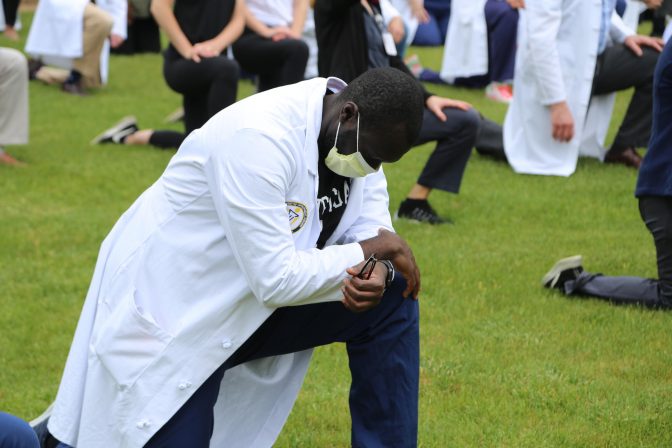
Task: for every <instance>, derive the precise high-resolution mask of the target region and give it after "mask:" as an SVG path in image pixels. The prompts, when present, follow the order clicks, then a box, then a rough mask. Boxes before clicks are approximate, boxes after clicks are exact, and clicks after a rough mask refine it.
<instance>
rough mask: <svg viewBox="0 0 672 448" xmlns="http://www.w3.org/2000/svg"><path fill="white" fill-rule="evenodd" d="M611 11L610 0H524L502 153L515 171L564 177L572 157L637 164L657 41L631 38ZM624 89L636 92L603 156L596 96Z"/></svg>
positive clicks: (604, 119)
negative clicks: (526, 0) (631, 89)
mask: <svg viewBox="0 0 672 448" xmlns="http://www.w3.org/2000/svg"><path fill="white" fill-rule="evenodd" d="M614 8H615V0H544V1H534V2H529V1H528V2H526V9H525V12H524V13H522V14H521V21H522V23H521V25H520V27H519V32H520V34H519V36H518V42H519V46H518V53H517V56H516V77H515V80H514V92H515V95H514V98H513V102H512V103H511V106H510V107H509V110H508V112H507V115H506V119H505V122H504V148H505V151H506V156H507V159H508V160H509V163H510V164H511V166H512V167H513V169H514V171H516V172H518V173H527V174H545V175H557V176H569V175H571V174H572V173H573V172H574V171H575V169H576V163H577V159H578V157H579V154H585V155H592V156H595V157H599V158H603V159H604V161H605V162H610V163H620V164H624V165H627V166H632V167H638V166H639V164H640V161H641V157H640V156H639V154H638V153H637V151H636V148H637V147H640V146H646V144H647V142H648V139H649V135H650V130H651V111H652V107H653V105H652V101H653V100H652V85H653V71H654V68H655V65H656V61H657V59H658V55H659V53H660V50H661V49H662V42H661V41H660V39H654V38H650V37H646V36H639V35H636V34H634V32H633V31H631V30H629V29H628V28H627V27H625V25H623V22H622V21H621V19H620V17H618V15H617V14H616V12H615V10H614ZM631 87H634V88H635V93H634V95H633V97H632V100H631V102H630V105H629V107H628V110H627V113H626V116H625V118H624V119H623V122H622V124H621V126H620V129H619V131H618V133H617V135H616V138H615V140H614V142H613V144H612V146H611V148H610V150H609V151H608V152H606V154H605V150H604V149H603V148H602V147H601V144H602V143H603V139H604V136H605V135H606V129H607V128H608V122H609V116H610V114H609V113H608V112H607V113H604V112H603V111H604V109H600V107H601V106H603V103H602V102H601V101H600V100H601V99H602V98H600V97H601V96H603V95H604V94H608V93H613V92H616V91H618V90H623V89H628V88H631ZM589 105H590V110H591V113H589ZM607 111H608V109H607ZM598 127H601V132H600V131H598V130H596V129H597V128H598ZM596 134H601V135H600V136H598V137H597V138H596V137H595V135H596ZM598 140H602V141H598ZM598 145H599V148H597V149H596V147H597V146H598Z"/></svg>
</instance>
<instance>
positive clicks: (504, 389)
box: [0, 15, 672, 447]
mask: <svg viewBox="0 0 672 448" xmlns="http://www.w3.org/2000/svg"><path fill="white" fill-rule="evenodd" d="M23 19H24V24H25V25H26V28H25V29H28V25H29V22H30V16H29V15H24V16H23ZM24 36H25V31H24ZM1 44H2V45H6V43H5V42H3V43H1ZM417 51H418V52H419V53H420V55H421V60H422V61H423V63H424V64H425V65H427V66H430V67H434V68H437V67H438V65H439V63H440V57H441V52H440V50H436V49H430V50H426V49H424V50H420V49H418V50H417ZM111 64H112V68H111V81H110V84H109V85H108V86H107V87H106V88H104V89H102V90H100V91H98V92H95V93H94V94H93V95H91V96H90V97H88V98H74V97H70V96H67V95H65V94H63V93H61V92H60V91H59V90H58V89H57V88H56V87H49V86H44V85H40V84H37V83H31V85H30V107H31V140H30V144H29V145H27V146H25V147H11V148H9V149H10V152H11V153H12V154H14V155H16V156H18V157H19V158H21V159H23V160H25V161H27V162H28V163H29V166H28V167H26V168H21V169H16V168H7V167H0V409H1V410H4V411H8V412H12V413H14V414H17V415H19V416H21V417H24V418H31V417H33V416H35V415H36V414H38V413H39V412H41V411H42V410H43V409H44V408H45V407H46V406H47V405H48V404H49V403H50V402H51V401H52V400H53V399H54V396H55V394H56V390H57V387H58V383H59V380H60V376H61V372H62V369H63V365H64V362H65V359H66V356H67V353H68V348H69V345H70V341H71V338H72V335H73V331H74V328H75V325H76V322H77V319H78V315H79V312H80V309H81V305H82V302H83V298H84V296H85V293H86V289H87V287H88V283H89V280H90V277H91V274H92V272H93V267H94V263H95V260H96V255H97V251H98V247H99V245H100V243H101V241H102V239H103V238H104V237H105V235H106V234H107V232H108V231H109V229H110V228H111V227H112V225H113V224H114V222H115V221H116V219H117V218H118V217H119V215H120V214H121V213H122V212H123V211H124V210H125V209H126V208H127V207H128V206H129V205H130V204H131V203H132V202H133V200H134V199H135V198H136V197H137V196H138V194H139V193H141V192H142V191H143V190H144V189H145V188H146V187H147V186H148V185H150V184H151V183H152V182H153V181H154V180H155V179H156V178H157V177H158V176H159V175H160V174H161V172H162V170H163V169H164V167H165V166H166V163H167V162H168V160H169V159H170V157H171V155H172V153H171V152H162V151H159V150H152V149H148V148H126V147H103V146H90V145H89V144H88V142H89V140H90V139H91V138H92V137H93V136H94V135H96V134H97V133H98V132H100V131H101V130H102V129H104V128H106V127H107V126H108V125H109V124H111V123H112V122H114V121H116V120H117V119H119V118H120V117H122V116H123V115H126V114H129V113H133V114H135V115H137V117H138V118H139V120H140V124H141V125H143V126H149V127H157V126H162V123H161V121H162V118H163V117H164V116H165V115H167V114H168V113H169V112H171V111H172V110H174V109H175V108H176V107H177V106H178V105H179V102H180V98H179V96H178V95H176V94H174V93H173V92H171V91H170V90H169V89H168V88H167V87H166V86H165V83H164V82H163V79H162V75H161V58H160V56H158V55H150V56H135V57H113V58H112V61H111ZM429 88H430V89H431V90H433V91H434V92H436V93H439V94H442V95H448V96H451V97H456V98H460V99H464V100H467V101H470V102H472V103H473V104H474V105H475V106H476V107H477V108H478V109H479V110H481V111H482V112H483V113H485V114H486V115H488V116H489V117H491V118H493V119H495V120H498V121H502V120H503V117H504V114H505V108H504V107H503V106H501V105H498V104H493V103H491V102H489V101H487V100H485V99H484V97H483V93H482V92H480V91H469V90H463V89H455V88H450V87H436V86H429ZM250 92H251V86H250V85H249V84H248V83H241V92H240V93H241V96H245V95H248V94H249V93H250ZM629 95H630V94H629V93H625V94H621V95H619V98H618V106H617V112H616V115H617V116H619V117H622V115H623V112H624V108H625V106H626V105H627V101H628V98H629ZM177 128H179V126H178V127H177ZM613 132H614V129H612V131H611V136H612V137H613ZM612 137H610V138H612ZM431 149H432V147H431V145H425V146H422V147H419V148H417V149H415V150H413V151H412V152H411V153H409V154H408V155H407V156H405V157H404V158H403V159H402V161H401V162H399V163H397V164H395V165H390V166H386V172H387V175H388V181H389V184H390V195H391V202H392V207H393V208H394V207H396V206H397V205H398V203H399V202H400V201H401V200H402V199H403V197H404V196H405V194H406V192H407V190H408V189H409V188H410V186H411V185H412V184H413V182H414V181H415V178H416V176H417V174H418V172H419V170H420V169H421V167H422V166H423V164H424V161H425V160H426V159H427V157H428V156H429V154H430V152H431ZM635 181H636V173H635V172H634V171H633V170H629V169H626V168H622V167H616V166H605V165H602V164H600V163H599V162H597V161H594V160H581V161H580V163H579V167H578V170H577V172H576V174H574V175H573V176H572V177H571V178H568V179H565V178H555V177H535V176H523V175H516V174H514V173H513V172H512V171H511V169H510V168H509V167H508V166H507V165H505V164H501V163H497V162H493V161H491V160H488V159H485V158H482V157H480V156H478V155H477V154H474V155H473V156H472V159H471V161H470V162H469V165H468V168H467V172H466V175H465V179H464V183H463V188H462V191H461V193H460V195H459V196H454V195H449V194H445V193H442V192H436V193H435V194H433V195H432V202H433V205H434V206H435V207H436V208H437V209H438V210H439V211H440V212H441V213H442V214H444V215H447V216H450V217H451V218H453V219H454V220H455V225H452V226H439V227H431V226H426V225H414V224H411V223H408V222H398V223H397V224H396V227H397V230H398V232H399V233H400V234H401V235H402V236H403V237H404V238H406V239H407V240H408V241H409V242H410V244H411V245H412V247H413V248H414V250H415V254H416V256H417V258H418V262H419V263H420V266H421V269H422V273H423V293H422V296H421V313H422V321H421V322H422V323H421V344H422V354H421V369H422V371H421V375H422V376H421V390H420V434H419V443H420V445H421V446H424V447H446V446H467V447H472V446H476V447H480V446H486V447H490V446H498V447H499V446H503V447H528V446H529V447H555V446H568V447H574V446H577V447H595V446H605V447H606V446H608V447H630V446H643V447H658V446H661V447H662V446H670V445H671V444H672V370H670V361H671V360H672V348H670V344H669V343H668V341H667V335H668V334H669V333H668V332H669V329H670V325H671V324H672V322H671V320H672V315H670V314H669V313H664V312H650V311H646V310H642V309H638V308H632V307H615V306H611V305H609V304H607V303H603V302H599V301H595V300H583V299H567V298H564V297H562V296H561V295H559V294H557V293H555V292H552V291H547V290H545V289H543V288H541V287H540V285H539V279H540V277H541V275H542V274H543V273H544V272H545V271H546V270H547V269H548V267H549V266H550V265H551V264H552V263H553V262H554V261H555V260H556V259H557V258H559V257H563V256H568V255H573V254H576V253H581V254H583V255H584V259H585V261H586V266H587V268H588V269H589V270H593V271H600V272H605V273H609V274H614V275H638V276H645V277H655V276H656V265H655V253H654V248H653V245H652V241H651V237H650V235H649V234H648V232H647V231H646V229H645V227H644V225H643V224H642V223H641V220H640V218H639V216H638V211H637V204H636V201H635V199H634V198H633V189H634V185H635ZM348 384H349V372H348V369H347V357H346V354H345V350H344V347H343V346H342V345H333V346H329V347H326V348H321V349H319V350H317V351H316V353H315V357H314V360H313V363H312V365H311V369H310V372H309V374H308V376H307V378H306V381H305V384H304V387H303V389H302V392H301V394H300V396H299V399H298V402H297V404H296V406H295V408H294V410H293V412H292V414H291V416H290V418H289V421H288V423H287V425H286V426H285V428H284V430H283V433H282V435H281V437H280V439H279V441H278V443H277V446H279V447H294V446H305V447H312V446H316V447H334V446H347V445H348V442H349V414H348V408H347V391H348Z"/></svg>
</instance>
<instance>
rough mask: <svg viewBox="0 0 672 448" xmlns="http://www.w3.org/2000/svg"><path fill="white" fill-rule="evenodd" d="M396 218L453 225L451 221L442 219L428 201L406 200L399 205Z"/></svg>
mask: <svg viewBox="0 0 672 448" xmlns="http://www.w3.org/2000/svg"><path fill="white" fill-rule="evenodd" d="M395 218H404V219H410V220H412V221H417V222H424V223H429V224H445V223H451V221H450V220H449V219H445V218H441V217H440V216H439V215H438V214H437V213H436V211H435V210H434V209H433V208H432V206H431V205H429V202H428V201H427V200H426V199H409V198H407V199H404V200H403V201H402V202H401V204H400V205H399V210H398V211H397V213H396V215H395Z"/></svg>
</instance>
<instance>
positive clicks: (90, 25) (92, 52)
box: [72, 3, 114, 87]
mask: <svg viewBox="0 0 672 448" xmlns="http://www.w3.org/2000/svg"><path fill="white" fill-rule="evenodd" d="M113 24H114V21H113V19H112V16H110V15H109V14H108V13H107V12H105V11H103V10H102V9H100V8H99V7H97V6H95V5H93V4H91V3H89V4H87V5H86V8H84V35H83V39H84V43H83V46H82V57H81V58H77V59H75V60H74V61H73V66H72V68H73V69H74V70H76V71H78V72H79V73H81V74H82V80H83V82H84V87H99V86H100V83H101V79H100V53H101V51H103V44H104V43H105V39H107V37H108V36H109V35H110V32H111V31H112V26H113Z"/></svg>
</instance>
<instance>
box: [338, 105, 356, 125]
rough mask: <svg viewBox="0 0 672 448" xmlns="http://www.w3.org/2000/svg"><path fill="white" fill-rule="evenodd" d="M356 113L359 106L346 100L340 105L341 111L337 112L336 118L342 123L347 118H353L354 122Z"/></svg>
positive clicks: (346, 120) (347, 119) (345, 121)
mask: <svg viewBox="0 0 672 448" xmlns="http://www.w3.org/2000/svg"><path fill="white" fill-rule="evenodd" d="M358 114H359V107H357V105H356V104H355V103H353V102H352V101H346V102H345V104H343V106H342V107H341V113H340V114H339V116H338V119H339V120H340V122H341V123H343V124H345V123H347V122H348V121H349V120H354V121H355V122H356V121H357V115H358Z"/></svg>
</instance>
